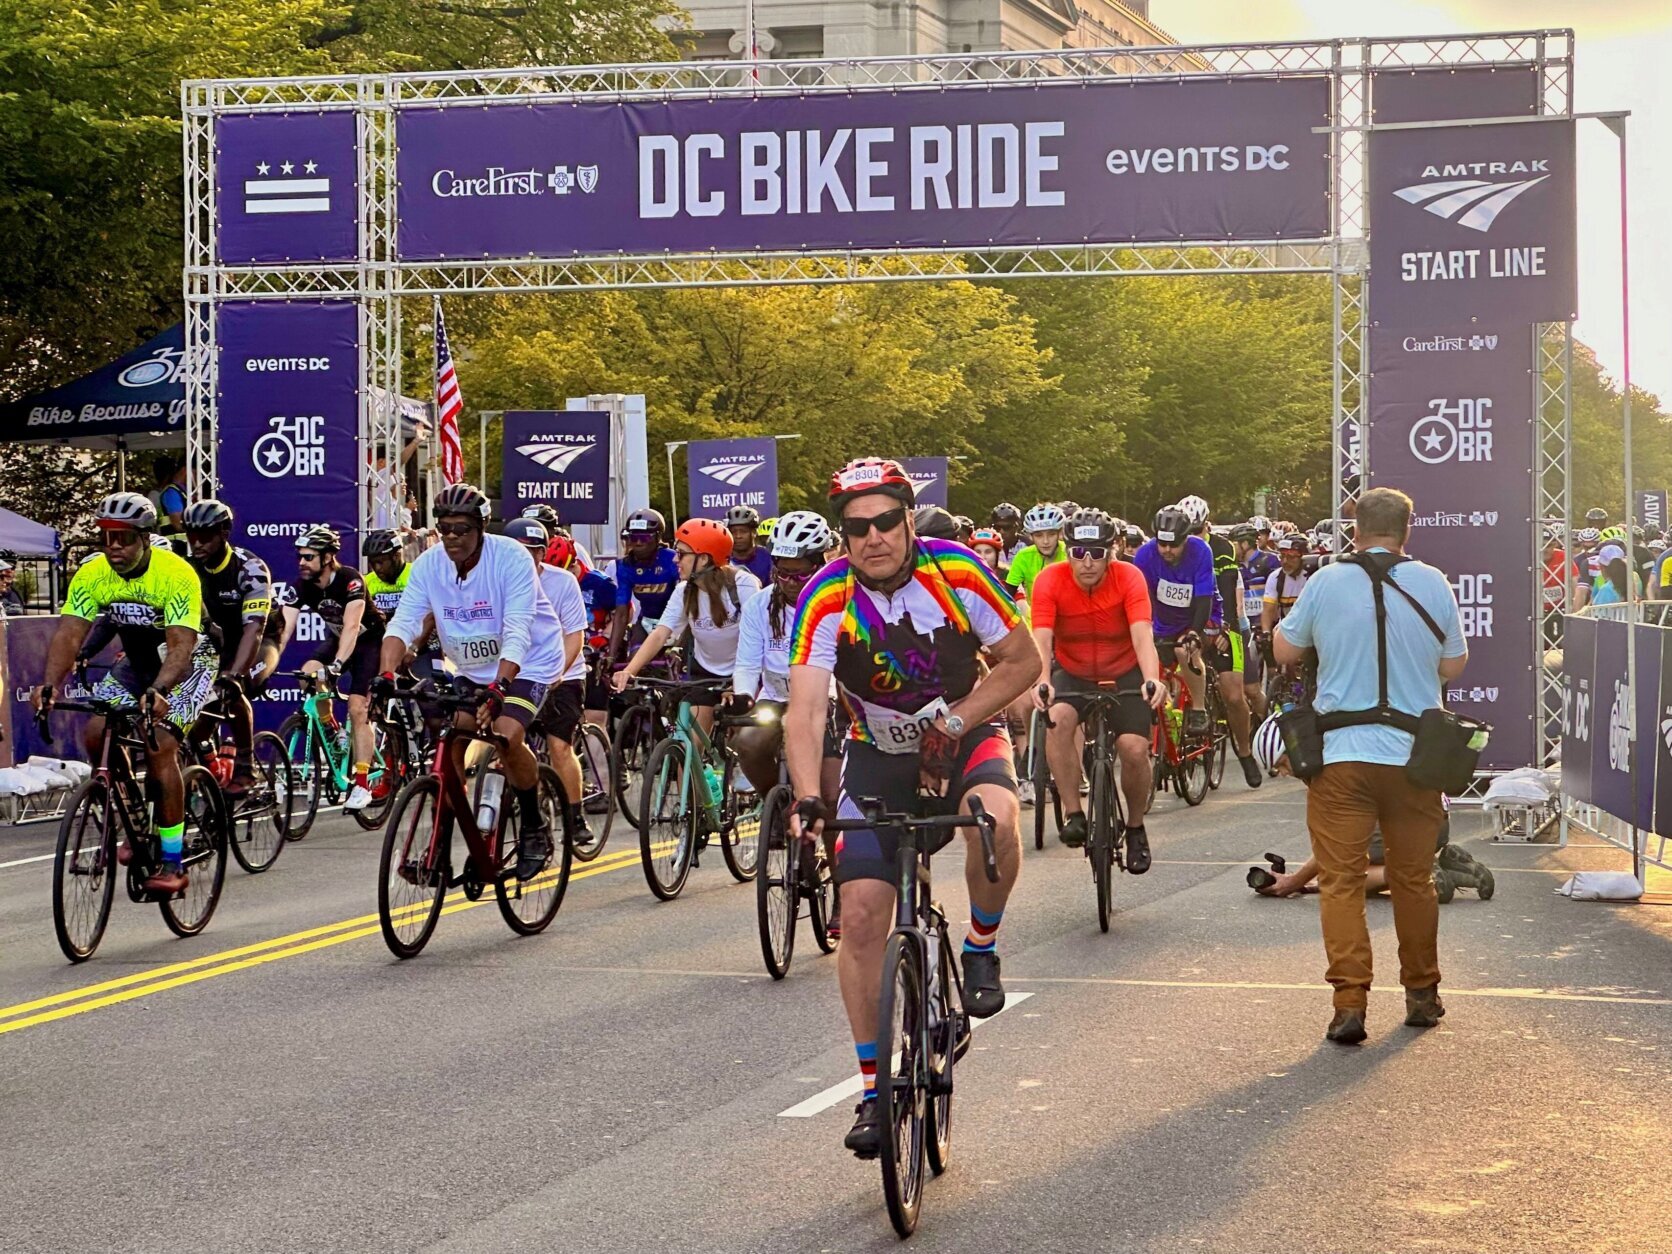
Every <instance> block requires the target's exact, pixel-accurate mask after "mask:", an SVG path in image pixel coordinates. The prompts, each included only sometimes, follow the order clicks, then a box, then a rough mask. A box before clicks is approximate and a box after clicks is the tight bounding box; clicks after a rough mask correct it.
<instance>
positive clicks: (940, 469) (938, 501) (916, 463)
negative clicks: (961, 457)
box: [900, 457, 952, 509]
mask: <svg viewBox="0 0 1672 1254" xmlns="http://www.w3.org/2000/svg"><path fill="white" fill-rule="evenodd" d="M951 468H952V461H951V459H950V458H946V457H902V458H901V459H900V469H901V470H903V471H905V472H906V478H908V479H910V480H911V486H912V491H914V492H915V493H916V494H917V503H918V504H919V505H939V506H940V507H941V508H942V509H945V508H946V490H947V487H948V476H949V475H950V474H951Z"/></svg>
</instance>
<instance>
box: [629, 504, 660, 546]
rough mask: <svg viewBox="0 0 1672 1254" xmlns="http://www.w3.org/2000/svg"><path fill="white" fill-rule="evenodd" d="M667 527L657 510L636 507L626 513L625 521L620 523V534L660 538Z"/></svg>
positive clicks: (636, 537)
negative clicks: (629, 512)
mask: <svg viewBox="0 0 1672 1254" xmlns="http://www.w3.org/2000/svg"><path fill="white" fill-rule="evenodd" d="M667 529H668V524H667V521H666V520H665V519H664V518H663V517H662V515H661V514H659V513H658V512H657V511H655V510H653V509H636V510H634V511H633V512H632V513H631V514H628V515H627V521H626V522H625V523H623V524H622V525H621V534H622V535H623V536H626V537H630V538H633V539H638V538H640V537H645V536H650V537H654V538H656V539H660V538H661V536H662V534H663V533H664V532H665V531H667Z"/></svg>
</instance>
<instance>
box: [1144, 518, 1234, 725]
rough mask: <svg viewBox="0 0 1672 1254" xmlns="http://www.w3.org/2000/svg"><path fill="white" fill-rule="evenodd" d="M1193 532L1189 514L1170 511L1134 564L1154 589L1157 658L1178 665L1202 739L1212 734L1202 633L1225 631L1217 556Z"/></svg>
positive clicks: (1165, 662)
mask: <svg viewBox="0 0 1672 1254" xmlns="http://www.w3.org/2000/svg"><path fill="white" fill-rule="evenodd" d="M1190 532H1191V523H1190V518H1189V517H1188V516H1187V515H1186V514H1185V512H1184V511H1183V510H1182V509H1180V508H1179V507H1178V506H1176V505H1169V506H1167V508H1165V509H1163V510H1161V511H1160V512H1159V513H1158V514H1156V516H1155V538H1154V539H1152V540H1149V541H1146V542H1145V543H1144V545H1143V547H1141V548H1140V549H1139V550H1138V552H1137V553H1136V554H1135V555H1134V556H1133V558H1132V564H1133V565H1134V566H1136V567H1137V568H1138V570H1139V571H1140V572H1141V573H1142V574H1143V576H1144V582H1145V583H1147V584H1148V585H1149V593H1150V606H1151V608H1152V610H1153V611H1154V615H1155V618H1154V621H1155V648H1156V652H1158V653H1159V654H1160V655H1161V664H1162V665H1163V666H1172V665H1174V664H1175V663H1179V672H1180V674H1181V675H1182V676H1183V677H1184V683H1185V687H1187V688H1189V689H1190V704H1191V706H1192V709H1191V711H1190V712H1191V713H1192V714H1193V715H1196V716H1197V717H1196V718H1194V719H1192V720H1191V723H1192V726H1191V727H1190V728H1189V730H1190V731H1191V732H1192V733H1193V734H1197V735H1200V734H1201V733H1203V732H1205V731H1206V730H1207V727H1206V720H1207V705H1206V701H1207V690H1206V683H1205V680H1206V675H1205V674H1204V672H1203V671H1202V664H1201V652H1200V650H1201V641H1202V633H1203V632H1204V631H1206V630H1207V629H1208V628H1209V627H1220V626H1222V625H1223V623H1224V607H1223V605H1222V604H1221V602H1220V599H1219V585H1218V581H1217V580H1216V579H1215V577H1214V571H1213V550H1211V549H1210V548H1208V546H1207V541H1205V540H1203V539H1202V538H1201V537H1200V536H1194V535H1191V534H1190ZM1181 653H1182V654H1183V657H1182V658H1181V657H1180V656H1179V655H1180V654H1181Z"/></svg>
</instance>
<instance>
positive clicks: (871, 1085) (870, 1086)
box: [853, 1041, 877, 1101]
mask: <svg viewBox="0 0 1672 1254" xmlns="http://www.w3.org/2000/svg"><path fill="white" fill-rule="evenodd" d="M853 1052H854V1053H856V1054H858V1055H859V1080H860V1083H862V1084H863V1085H864V1086H865V1093H864V1100H866V1101H870V1100H871V1099H872V1098H874V1097H876V1095H877V1043H876V1042H875V1041H855V1042H854V1043H853Z"/></svg>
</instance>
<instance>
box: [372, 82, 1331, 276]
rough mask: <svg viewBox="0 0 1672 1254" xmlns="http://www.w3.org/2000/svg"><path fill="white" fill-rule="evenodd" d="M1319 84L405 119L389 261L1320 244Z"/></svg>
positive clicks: (1322, 152)
mask: <svg viewBox="0 0 1672 1254" xmlns="http://www.w3.org/2000/svg"><path fill="white" fill-rule="evenodd" d="M1328 124H1329V81H1328V79H1327V78H1324V77H1296V78H1285V79H1201V80H1194V79H1193V80H1190V81H1184V82H1178V81H1173V82H1142V81H1131V82H1121V83H1106V82H1104V83H1091V82H1083V83H1064V84H1060V85H1057V84H1053V85H1048V86H1002V87H995V86H991V85H985V84H984V85H981V86H936V87H932V88H920V89H911V90H903V91H902V90H882V89H878V90H871V91H845V92H816V93H805V94H800V95H784V96H770V97H761V98H756V99H735V98H731V99H715V100H674V101H665V102H643V103H641V102H627V103H613V104H593V103H580V102H577V103H561V104H546V105H533V106H528V105H521V104H509V103H507V104H483V105H469V106H462V105H449V106H445V107H434V106H432V107H421V108H412V109H404V110H400V111H398V113H397V116H396V121H395V127H396V140H397V144H398V152H399V156H398V157H397V173H398V175H399V181H400V192H399V214H400V224H399V229H398V232H397V237H396V238H397V249H398V253H399V256H400V258H401V260H403V261H415V260H436V259H442V258H470V257H519V256H576V255H598V254H608V253H659V252H664V251H666V252H675V253H684V252H705V251H708V250H711V249H717V250H734V251H748V250H754V249H772V250H781V251H782V250H790V251H794V250H821V249H822V250H830V249H849V248H898V247H920V248H921V247H929V248H943V247H944V248H951V249H957V248H980V247H985V246H988V245H1019V244H1082V243H1111V244H1113V243H1131V242H1136V241H1193V242H1194V241H1201V242H1208V241H1261V240H1280V239H1319V238H1323V237H1326V236H1327V235H1328V234H1329V229H1330V223H1329V200H1328V186H1329V183H1328V180H1329V165H1328V155H1329V144H1328V139H1329V137H1328V135H1323V134H1314V133H1313V129H1314V128H1315V127H1323V126H1327V125H1328Z"/></svg>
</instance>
